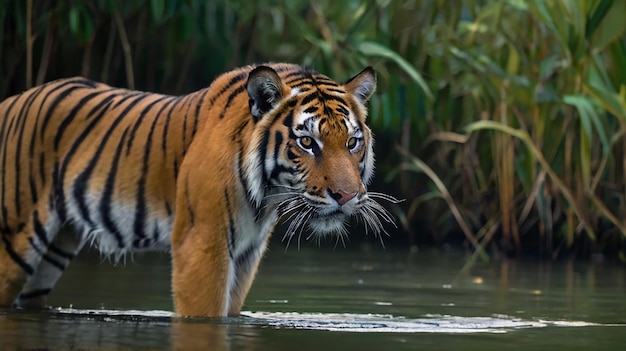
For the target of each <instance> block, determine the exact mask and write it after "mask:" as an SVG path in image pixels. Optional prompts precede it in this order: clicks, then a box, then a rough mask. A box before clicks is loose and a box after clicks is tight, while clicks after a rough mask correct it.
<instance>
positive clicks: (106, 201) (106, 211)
mask: <svg viewBox="0 0 626 351" xmlns="http://www.w3.org/2000/svg"><path fill="white" fill-rule="evenodd" d="M148 96H149V95H148V94H141V95H138V96H136V97H135V96H133V98H134V99H133V100H132V101H130V102H129V103H128V105H127V106H126V107H125V108H124V110H123V111H122V112H121V113H120V114H119V115H117V118H116V119H115V120H113V122H112V124H111V125H110V126H109V128H108V130H107V131H106V133H105V134H104V137H103V138H102V141H101V142H100V145H99V146H98V149H97V150H96V153H95V154H94V155H93V157H92V158H91V160H90V162H89V164H88V165H87V167H86V168H85V170H83V172H81V173H80V174H79V175H78V176H77V177H76V180H75V181H74V185H75V186H74V189H75V194H76V193H77V191H76V189H77V188H78V187H79V186H82V190H83V191H82V192H78V194H79V196H78V197H77V201H82V202H83V204H85V203H86V200H85V198H86V197H87V192H86V191H85V189H86V184H87V181H88V180H89V178H90V177H91V174H92V173H93V171H94V168H95V167H96V165H97V163H98V162H99V161H100V157H101V156H102V153H103V152H104V150H105V147H106V144H107V142H108V140H109V138H110V137H111V136H112V135H113V131H114V130H115V128H116V127H117V126H118V125H119V124H120V123H121V121H122V120H123V119H124V118H125V117H126V116H127V115H128V113H129V112H130V110H132V108H133V107H135V105H137V104H138V103H139V102H140V101H141V100H143V99H145V98H146V97H148ZM103 111H104V110H103ZM102 114H104V112H103V113H101V115H102ZM93 122H97V120H95V121H93ZM94 124H95V123H94ZM121 148H123V140H122V141H121V142H120V143H119V144H118V150H117V152H121ZM118 158H119V155H118ZM109 177H110V174H109ZM112 181H113V180H112V179H111V180H109V179H107V183H108V184H107V185H105V188H104V190H103V194H102V198H101V200H100V205H99V210H100V215H101V217H102V221H103V224H104V226H105V228H106V229H107V230H108V231H109V232H110V233H112V234H113V235H114V236H115V238H116V240H117V241H118V245H119V247H120V248H121V247H123V244H124V242H123V238H122V236H121V234H120V233H119V230H118V229H117V227H116V226H115V224H114V223H113V221H112V219H111V218H110V206H111V202H110V198H111V196H112V194H111V192H112V191H113V189H112V188H111V184H110V183H111V182H112ZM84 206H85V208H86V205H84Z"/></svg>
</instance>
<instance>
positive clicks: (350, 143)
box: [346, 137, 359, 150]
mask: <svg viewBox="0 0 626 351" xmlns="http://www.w3.org/2000/svg"><path fill="white" fill-rule="evenodd" d="M358 145H359V139H357V138H355V137H351V138H350V139H348V142H347V143H346V146H347V147H348V149H350V150H354V149H356V147H357V146H358Z"/></svg>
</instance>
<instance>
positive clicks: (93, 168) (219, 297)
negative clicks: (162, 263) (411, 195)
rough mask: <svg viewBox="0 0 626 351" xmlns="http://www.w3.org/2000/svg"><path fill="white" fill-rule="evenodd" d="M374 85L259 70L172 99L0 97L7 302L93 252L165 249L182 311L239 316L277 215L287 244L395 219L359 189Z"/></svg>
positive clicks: (0, 288) (368, 169) (75, 91)
mask: <svg viewBox="0 0 626 351" xmlns="http://www.w3.org/2000/svg"><path fill="white" fill-rule="evenodd" d="M374 88H375V76H374V73H373V70H371V69H366V70H365V71H363V72H362V73H361V74H359V75H357V76H356V77H355V78H353V79H352V80H350V81H349V82H348V83H346V84H345V85H341V84H338V83H335V82H333V81H332V80H330V79H329V78H327V77H325V76H323V75H320V74H319V73H317V72H314V71H312V70H309V69H306V68H303V67H301V66H297V65H291V64H268V65H266V66H258V67H254V66H247V67H243V68H240V69H236V70H233V71H231V72H228V73H225V74H224V75H222V76H220V77H218V78H217V79H216V80H215V81H214V82H213V83H212V84H211V85H210V87H209V88H207V89H204V90H200V91H198V92H195V93H191V94H189V95H185V96H181V97H171V96H165V95H159V94H151V93H142V92H135V91H130V90H124V89H116V88H111V87H109V86H107V85H104V84H101V83H96V82H92V81H89V80H86V79H83V78H71V79H65V80H59V81H55V82H51V83H48V84H46V85H43V86H40V87H36V88H33V89H31V90H29V91H26V92H24V93H22V94H20V95H17V96H14V97H10V98H8V99H7V100H5V101H4V102H2V103H1V104H0V143H1V144H0V167H2V169H4V172H3V173H1V174H0V180H1V181H2V188H1V189H0V200H1V201H2V203H1V204H0V233H1V235H2V241H1V242H0V249H2V250H0V305H4V306H6V305H10V304H12V303H14V302H17V303H19V304H29V305H37V304H42V303H43V302H44V299H45V296H46V295H47V294H48V293H49V292H50V290H51V289H52V288H53V286H54V284H55V283H56V280H57V279H58V277H59V276H60V275H61V274H62V272H63V269H64V268H65V267H66V266H67V265H68V264H69V262H70V261H71V259H72V258H73V257H74V255H75V254H76V253H77V252H78V251H79V250H80V248H81V247H82V245H83V244H84V243H85V242H87V241H91V242H93V243H95V244H96V245H97V246H98V247H99V248H100V250H101V251H102V252H104V253H108V254H112V255H117V256H119V255H123V254H125V253H126V252H129V251H131V250H140V249H169V248H170V246H171V251H172V263H173V272H172V290H173V294H174V303H175V307H176V311H177V312H178V313H179V314H181V315H185V316H224V315H237V314H238V313H239V311H240V309H241V306H242V304H243V302H244V300H245V297H246V295H247V293H248V290H249V289H250V286H251V284H252V281H253V279H254V276H255V274H256V270H257V267H258V264H259V261H260V258H261V256H262V254H263V251H264V250H265V247H266V245H267V240H268V238H269V236H270V234H271V232H272V230H273V227H274V225H275V224H276V222H277V221H278V220H279V219H280V218H286V220H287V221H288V222H290V221H291V223H292V225H291V226H290V227H289V228H288V233H287V234H288V235H294V234H295V233H296V232H299V231H301V230H302V227H304V226H308V228H309V229H310V230H312V231H313V232H316V233H318V234H325V233H327V232H334V231H339V232H341V230H343V229H342V228H343V221H344V218H346V217H349V216H352V215H361V216H362V217H363V218H364V219H365V220H366V222H368V223H369V224H370V227H371V228H372V229H374V230H375V231H380V230H381V229H382V228H381V227H380V220H379V219H378V217H382V218H383V219H384V220H387V221H389V217H388V216H387V215H386V214H385V213H383V212H381V211H383V210H380V206H379V205H378V204H375V203H374V202H373V200H371V199H369V198H368V193H367V190H366V184H367V182H368V180H369V179H370V178H371V175H372V169H373V152H372V143H373V140H372V136H371V132H370V131H369V129H368V128H367V126H366V125H365V119H366V114H367V111H366V108H365V104H366V102H367V100H368V99H369V97H370V95H371V94H372V93H373V91H374ZM64 223H71V224H73V225H74V226H75V228H76V229H77V234H76V235H75V236H72V235H67V234H57V232H58V230H59V228H60V227H61V226H62V225H63V224H64ZM170 234H171V235H170Z"/></svg>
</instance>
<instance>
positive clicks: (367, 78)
mask: <svg viewBox="0 0 626 351" xmlns="http://www.w3.org/2000/svg"><path fill="white" fill-rule="evenodd" d="M344 88H345V89H346V91H347V92H349V93H350V94H352V95H354V96H355V97H356V98H357V99H359V101H360V102H361V103H362V104H363V105H365V104H367V102H368V101H369V99H370V97H371V96H372V94H374V91H376V71H374V69H373V68H372V67H370V66H368V67H366V68H365V69H364V70H363V71H361V73H359V74H357V75H356V76H354V77H352V78H350V79H349V80H348V81H347V82H346V83H345V84H344Z"/></svg>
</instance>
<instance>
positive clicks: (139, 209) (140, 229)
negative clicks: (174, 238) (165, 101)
mask: <svg viewBox="0 0 626 351" xmlns="http://www.w3.org/2000/svg"><path fill="white" fill-rule="evenodd" d="M162 110H163V108H161V111H162ZM159 112H160V111H159ZM157 117H158V114H157V116H155V117H154V119H153V120H152V125H151V126H150V131H149V132H148V137H147V140H146V145H145V148H144V152H143V160H142V163H141V175H140V177H139V181H138V182H137V201H136V203H135V221H134V223H133V229H134V232H135V236H136V237H139V238H145V237H146V233H145V232H144V229H145V228H144V225H145V223H146V217H147V214H146V211H147V207H148V204H147V203H146V179H147V178H148V171H149V169H148V167H149V165H150V151H151V150H152V135H153V134H154V129H155V127H156V124H157V121H158V118H157Z"/></svg>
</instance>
